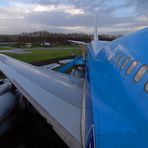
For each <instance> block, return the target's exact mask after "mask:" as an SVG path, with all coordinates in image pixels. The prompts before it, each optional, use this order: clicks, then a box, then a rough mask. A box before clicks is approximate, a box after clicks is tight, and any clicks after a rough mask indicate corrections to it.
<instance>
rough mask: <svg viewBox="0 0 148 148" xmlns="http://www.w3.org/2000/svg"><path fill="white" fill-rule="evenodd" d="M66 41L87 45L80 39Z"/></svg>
mask: <svg viewBox="0 0 148 148" xmlns="http://www.w3.org/2000/svg"><path fill="white" fill-rule="evenodd" d="M68 42H71V43H74V44H78V45H88V43H85V42H82V41H74V40H68Z"/></svg>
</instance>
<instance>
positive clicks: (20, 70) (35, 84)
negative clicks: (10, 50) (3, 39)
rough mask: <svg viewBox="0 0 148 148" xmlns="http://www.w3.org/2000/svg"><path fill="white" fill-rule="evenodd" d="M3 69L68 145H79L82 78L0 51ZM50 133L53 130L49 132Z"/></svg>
mask: <svg viewBox="0 0 148 148" xmlns="http://www.w3.org/2000/svg"><path fill="white" fill-rule="evenodd" d="M0 70H1V71H2V72H3V73H4V74H5V75H6V76H7V77H8V78H9V80H10V81H11V82H12V83H13V84H14V85H15V86H16V88H17V89H19V91H20V92H21V93H22V94H23V95H24V96H25V97H26V98H27V99H28V101H29V102H30V103H31V104H32V105H33V106H34V107H35V108H36V109H37V110H38V112H39V113H40V114H41V115H42V116H43V117H44V118H46V120H47V122H48V123H50V124H51V125H52V126H53V129H54V130H55V131H56V132H57V133H58V134H59V136H60V137H61V138H62V139H63V140H64V141H65V143H67V145H68V146H69V147H72V148H73V147H75V148H80V147H81V146H82V142H81V130H80V129H81V111H82V108H81V106H82V95H83V93H82V92H83V80H82V79H80V78H74V77H72V76H69V75H66V74H61V73H58V72H55V71H52V70H51V71H50V70H48V72H46V71H45V70H43V69H41V68H40V67H36V66H33V65H30V64H27V63H24V62H21V61H18V60H15V59H13V58H10V57H8V56H6V55H2V54H0ZM49 134H50V133H49Z"/></svg>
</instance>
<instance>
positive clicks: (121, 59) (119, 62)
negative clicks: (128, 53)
mask: <svg viewBox="0 0 148 148" xmlns="http://www.w3.org/2000/svg"><path fill="white" fill-rule="evenodd" d="M123 59H124V56H122V57H121V58H120V60H119V61H118V63H117V66H120V65H121V62H122V61H123Z"/></svg>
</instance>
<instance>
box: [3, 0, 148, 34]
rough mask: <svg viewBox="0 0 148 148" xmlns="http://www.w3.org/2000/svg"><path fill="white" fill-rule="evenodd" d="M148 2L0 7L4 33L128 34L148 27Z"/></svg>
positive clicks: (45, 1)
mask: <svg viewBox="0 0 148 148" xmlns="http://www.w3.org/2000/svg"><path fill="white" fill-rule="evenodd" d="M147 6H148V1H147V0H120V1H118V0H112V1H108V0H93V1H92V0H85V1H79V0H72V1H70V0H32V1H31V0H6V1H5V3H4V2H1V3H0V20H1V24H0V33H19V32H23V31H26V32H29V31H38V30H47V31H51V32H63V33H65V32H66V33H69V32H83V33H89V34H90V33H92V32H93V22H94V20H93V12H94V11H97V14H98V26H99V27H98V30H99V32H100V33H122V34H124V33H127V32H131V31H134V30H137V29H139V28H143V27H145V26H147V25H148V13H147V12H148V10H147Z"/></svg>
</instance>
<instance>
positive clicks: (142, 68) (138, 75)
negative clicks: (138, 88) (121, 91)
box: [134, 65, 148, 82]
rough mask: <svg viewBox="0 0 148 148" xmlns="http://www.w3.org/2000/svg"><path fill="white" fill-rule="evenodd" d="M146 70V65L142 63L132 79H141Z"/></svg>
mask: <svg viewBox="0 0 148 148" xmlns="http://www.w3.org/2000/svg"><path fill="white" fill-rule="evenodd" d="M147 70H148V66H147V65H144V66H142V67H141V68H140V70H139V71H138V72H137V73H136V75H135V77H134V81H135V82H138V81H140V80H141V78H142V76H143V75H144V74H145V73H146V72H147Z"/></svg>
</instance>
